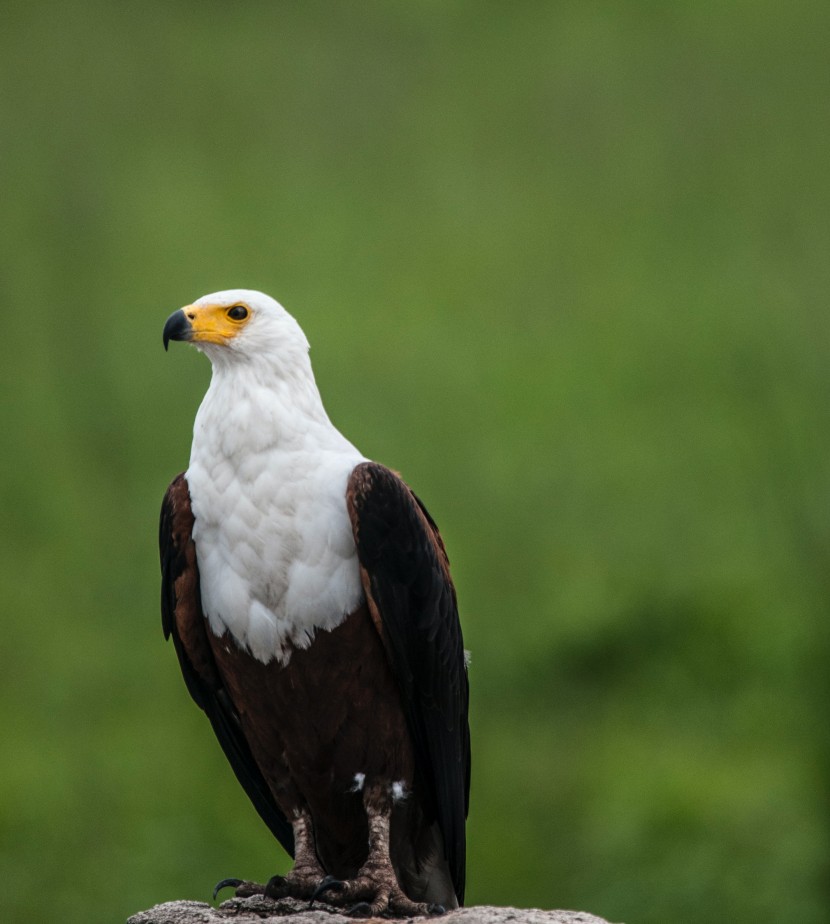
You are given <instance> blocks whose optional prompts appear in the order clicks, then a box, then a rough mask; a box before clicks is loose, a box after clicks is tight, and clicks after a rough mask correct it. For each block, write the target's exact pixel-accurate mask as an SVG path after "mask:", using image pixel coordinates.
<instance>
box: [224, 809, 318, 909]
mask: <svg viewBox="0 0 830 924" xmlns="http://www.w3.org/2000/svg"><path fill="white" fill-rule="evenodd" d="M291 825H292V827H293V828H294V865H293V866H292V867H291V870H290V871H289V872H288V874H287V875H285V876H272V877H271V878H270V879H269V880H268V882H266V883H265V885H260V883H258V882H247V881H246V882H239V881H238V880H224V881H225V883H226V884H227V885H233V886H234V887H235V888H236V895H237V896H238V897H239V898H244V897H246V896H248V895H267V896H268V897H269V898H286V897H291V898H311V896H312V895H313V894H314V891H315V889H317V887H318V886H319V885H320V882H321V881H322V880H323V878H324V877H325V875H326V873H325V871H324V870H323V867H322V866H321V865H320V861H319V860H318V859H317V853H316V852H315V850H314V829H313V826H312V823H311V816H310V815H309V814H308V812H307V811H304V810H302V809H297V810H296V811H295V812H294V817H293V818H292V821H291Z"/></svg>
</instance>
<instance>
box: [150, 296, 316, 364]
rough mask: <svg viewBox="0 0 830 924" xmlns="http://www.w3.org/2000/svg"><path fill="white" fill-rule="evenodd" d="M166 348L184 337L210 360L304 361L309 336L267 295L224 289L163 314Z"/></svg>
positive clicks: (286, 362) (231, 361)
mask: <svg viewBox="0 0 830 924" xmlns="http://www.w3.org/2000/svg"><path fill="white" fill-rule="evenodd" d="M163 338H164V348H165V350H166V349H167V344H168V343H169V342H170V341H171V340H186V341H188V342H189V343H192V344H193V345H194V346H195V347H197V348H198V349H200V350H201V351H202V352H203V353H205V355H206V356H207V357H208V358H209V359H210V361H211V362H212V363H213V364H214V365H217V364H220V365H225V364H226V363H237V362H242V363H246V362H252V361H254V362H257V363H260V362H265V363H269V364H270V363H273V364H274V365H275V366H277V367H283V368H284V367H286V366H290V365H292V364H293V363H300V364H303V365H305V364H306V363H307V361H308V360H307V355H308V340H307V339H306V336H305V334H304V333H303V331H302V328H301V327H300V325H299V324H298V323H297V322H296V321H295V320H294V318H292V317H291V315H290V314H289V313H288V312H287V311H286V310H285V308H283V307H282V305H280V303H279V302H277V301H275V300H274V299H273V298H271V297H270V296H269V295H265V294H264V293H262V292H255V291H253V290H251V289H228V290H226V291H224V292H214V293H213V294H212V295H203V296H202V298H200V299H198V300H197V301H195V302H193V304H192V305H186V306H185V307H184V308H180V309H179V310H178V311H174V312H173V314H171V315H170V317H169V318H168V319H167V323H166V324H165V325H164V334H163Z"/></svg>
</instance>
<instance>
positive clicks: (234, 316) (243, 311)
mask: <svg viewBox="0 0 830 924" xmlns="http://www.w3.org/2000/svg"><path fill="white" fill-rule="evenodd" d="M228 317H229V318H231V320H233V321H244V320H245V318H247V317H248V309H247V308H246V307H245V306H244V305H234V306H233V308H228Z"/></svg>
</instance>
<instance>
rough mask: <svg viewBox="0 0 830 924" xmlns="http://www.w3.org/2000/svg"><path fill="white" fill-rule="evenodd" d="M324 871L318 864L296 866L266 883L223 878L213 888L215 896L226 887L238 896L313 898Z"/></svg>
mask: <svg viewBox="0 0 830 924" xmlns="http://www.w3.org/2000/svg"><path fill="white" fill-rule="evenodd" d="M323 876H324V874H323V871H322V870H321V869H320V868H319V867H317V866H312V865H309V866H296V865H295V866H294V868H293V869H292V870H291V872H290V873H288V875H287V876H279V875H277V876H272V877H271V878H270V879H269V880H268V882H266V883H265V884H264V885H263V884H262V883H259V882H250V881H249V880H247V879H223V880H222V881H221V882H219V883H217V885H216V888H215V889H214V890H213V897H214V898H216V896H217V894H218V893H219V892H220V891H221V890H222V889H226V888H231V889H235V893H234V894H235V896H236V897H237V898H248V897H249V896H251V895H264V896H265V897H266V898H273V899H279V898H298V899H303V900H305V899H311V900H312V901H313V900H314V897H315V895H316V893H317V891H318V889H319V887H320V885H321V884H322V883H321V879H322V880H323V882H325V879H323ZM326 878H331V877H326Z"/></svg>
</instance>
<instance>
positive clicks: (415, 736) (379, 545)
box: [347, 462, 470, 904]
mask: <svg viewBox="0 0 830 924" xmlns="http://www.w3.org/2000/svg"><path fill="white" fill-rule="evenodd" d="M347 501H348V506H349V515H350V517H351V520H352V528H353V531H354V536H355V542H356V544H357V553H358V559H359V561H360V567H361V576H362V579H363V585H364V590H365V592H366V595H367V598H368V600H369V605H370V609H372V611H373V616H374V618H375V620H376V622H379V623H380V625H379V627H378V628H379V631H380V634H381V637H382V639H383V642H384V645H385V647H386V651H387V654H388V656H389V659H390V662H391V665H392V670H393V673H394V675H395V678H396V681H397V683H398V687H399V689H400V692H401V699H402V703H403V709H404V712H405V714H406V718H407V724H408V727H409V731H410V734H411V736H412V741H413V745H414V750H415V761H416V774H417V778H418V780H419V782H420V784H421V789H422V792H423V795H424V797H425V798H424V803H425V810H426V812H427V813H428V814H432V815H433V817H434V818H435V819H436V820H437V822H438V825H439V827H440V829H441V833H442V835H443V838H444V847H445V852H446V856H447V861H448V864H449V869H450V875H451V876H452V879H453V885H454V887H455V891H456V895H457V896H458V900H459V903H460V904H463V901H464V884H465V866H466V838H465V820H466V817H467V809H468V804H469V789H470V732H469V725H468V719H467V713H468V703H469V689H468V683H467V671H466V666H465V662H464V646H463V639H462V635H461V625H460V622H459V619H458V607H457V603H456V596H455V588H454V587H453V583H452V580H451V578H450V573H449V562H448V560H447V556H446V552H445V550H444V545H443V542H442V541H441V537H440V535H439V533H438V528H437V527H436V525H435V523H434V522H433V520H432V518H431V517H430V516H429V514H428V513H427V511H426V508H425V507H424V506H423V504H422V503H421V501H420V500H419V499H418V498H417V497H416V496H415V494H414V493H413V492H412V491H411V490H410V489H409V488H408V487H407V485H406V484H405V483H404V482H403V481H402V480H401V479H400V478H398V476H397V475H395V474H394V473H393V472H392V471H390V470H389V469H387V468H385V467H384V466H382V465H378V464H376V463H371V462H367V463H362V464H361V465H358V466H357V467H356V468H355V469H354V471H353V472H352V475H351V478H350V480H349V487H348V492H347Z"/></svg>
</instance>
